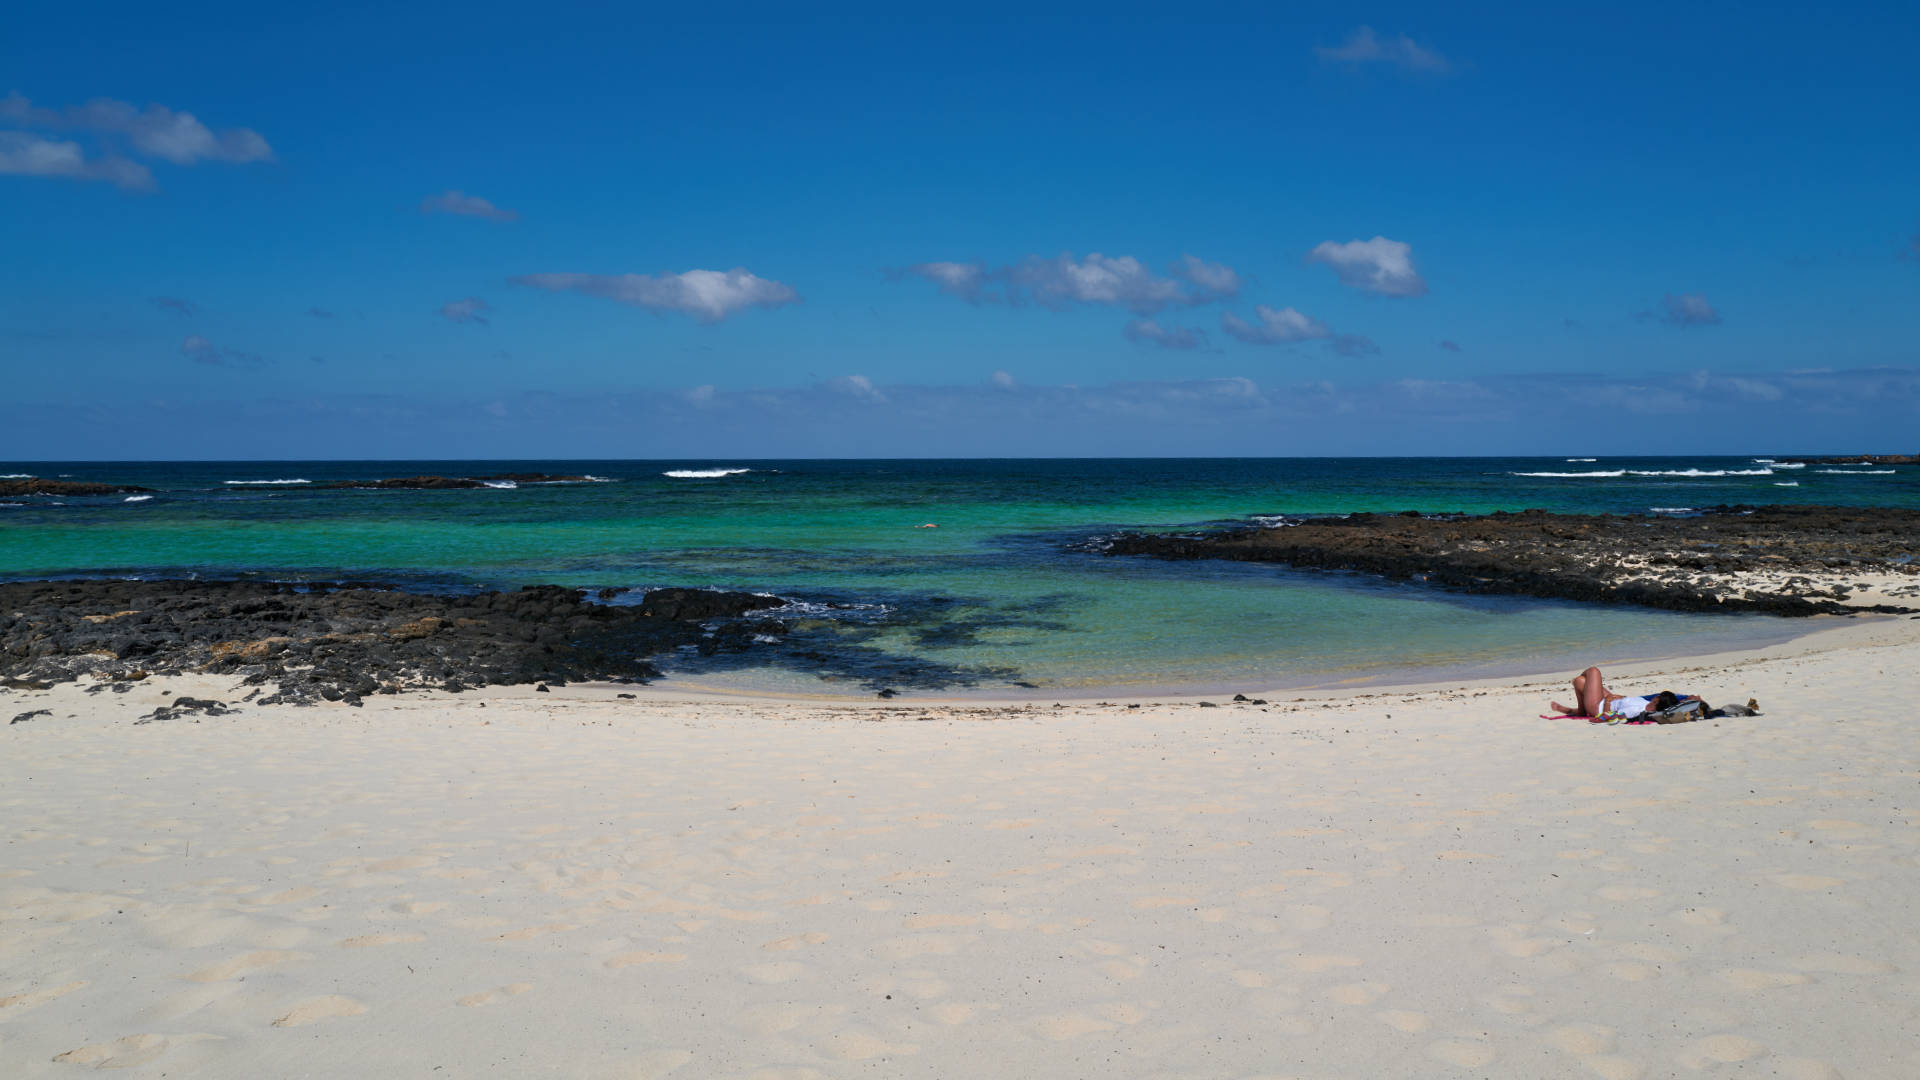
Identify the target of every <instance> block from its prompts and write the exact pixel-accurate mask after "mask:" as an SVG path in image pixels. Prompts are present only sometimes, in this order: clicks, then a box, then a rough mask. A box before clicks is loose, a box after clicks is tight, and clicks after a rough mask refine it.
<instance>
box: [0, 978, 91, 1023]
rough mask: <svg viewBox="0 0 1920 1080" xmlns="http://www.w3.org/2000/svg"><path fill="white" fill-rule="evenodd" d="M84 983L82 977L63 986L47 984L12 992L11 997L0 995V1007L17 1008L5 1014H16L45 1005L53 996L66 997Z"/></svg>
mask: <svg viewBox="0 0 1920 1080" xmlns="http://www.w3.org/2000/svg"><path fill="white" fill-rule="evenodd" d="M85 985H87V984H86V981H85V980H84V979H83V980H81V981H80V982H70V983H67V984H66V985H65V986H49V987H47V988H46V989H44V990H28V991H25V992H23V993H19V994H14V995H12V996H11V997H0V1009H18V1010H19V1012H15V1013H8V1014H7V1015H8V1016H18V1015H20V1013H22V1012H26V1011H27V1010H28V1009H31V1008H33V1007H34V1006H36V1005H45V1004H46V1003H47V1002H49V1001H52V1000H54V999H55V998H62V997H66V996H67V995H68V994H71V993H73V992H74V991H75V990H78V989H80V988H81V987H83V986H85Z"/></svg>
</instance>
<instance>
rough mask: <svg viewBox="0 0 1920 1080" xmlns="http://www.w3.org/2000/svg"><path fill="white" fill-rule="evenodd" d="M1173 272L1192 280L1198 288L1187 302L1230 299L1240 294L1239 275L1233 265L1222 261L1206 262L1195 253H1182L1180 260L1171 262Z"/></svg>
mask: <svg viewBox="0 0 1920 1080" xmlns="http://www.w3.org/2000/svg"><path fill="white" fill-rule="evenodd" d="M1173 272H1174V273H1175V274H1176V275H1178V276H1180V277H1183V278H1186V279H1187V280H1188V281H1190V282H1192V283H1193V284H1194V286H1195V288H1196V289H1197V290H1198V291H1197V292H1196V293H1195V294H1194V295H1193V296H1192V297H1189V298H1188V302H1189V303H1205V302H1206V301H1207V300H1231V299H1232V298H1234V297H1236V296H1239V295H1240V284H1241V282H1240V275H1239V274H1238V273H1237V272H1235V270H1234V269H1233V267H1231V266H1227V265H1225V264H1223V263H1215V262H1208V261H1207V260H1205V259H1202V258H1200V257H1199V256H1196V255H1182V256H1180V261H1179V262H1177V263H1174V264H1173ZM1202 297H1204V298H1205V299H1202Z"/></svg>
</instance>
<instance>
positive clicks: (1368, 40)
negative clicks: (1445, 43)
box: [1313, 26, 1453, 74]
mask: <svg viewBox="0 0 1920 1080" xmlns="http://www.w3.org/2000/svg"><path fill="white" fill-rule="evenodd" d="M1313 51H1314V52H1316V53H1318V54H1319V55H1320V59H1322V60H1326V61H1330V62H1333V63H1340V64H1374V63H1381V64H1394V65H1396V66H1398V67H1401V68H1404V69H1406V70H1408V71H1425V72H1430V73H1433V74H1445V73H1446V72H1449V71H1452V70H1453V64H1452V62H1450V61H1449V60H1448V59H1447V58H1446V57H1444V56H1442V55H1440V54H1439V53H1438V52H1436V51H1434V50H1433V49H1429V48H1427V47H1426V46H1424V45H1421V44H1419V43H1417V42H1415V41H1414V40H1413V39H1412V38H1410V37H1408V36H1407V35H1405V34H1401V35H1399V36H1398V37H1393V38H1388V39H1386V40H1384V41H1383V40H1381V38H1380V36H1379V35H1378V34H1375V33H1374V32H1373V27H1371V26H1361V27H1357V28H1355V30H1354V31H1353V33H1351V34H1348V35H1347V40H1346V41H1345V42H1344V43H1342V44H1340V45H1336V46H1334V47H1332V48H1327V47H1325V46H1321V47H1318V48H1315V49H1314V50H1313Z"/></svg>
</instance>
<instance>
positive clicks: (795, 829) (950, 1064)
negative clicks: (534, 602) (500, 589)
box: [0, 618, 1920, 1080]
mask: <svg viewBox="0 0 1920 1080" xmlns="http://www.w3.org/2000/svg"><path fill="white" fill-rule="evenodd" d="M1595 659H1596V660H1599V661H1602V662H1603V663H1604V661H1605V660H1606V658H1604V657H1596V658H1595ZM1916 670H1920V622H1916V621H1913V620H1910V619H1904V618H1893V619H1878V620H1859V621H1853V622H1848V623H1846V624H1844V625H1838V626H1837V627H1836V628H1835V629H1831V630H1827V631H1823V632H1821V633H1818V634H1814V635H1812V636H1809V637H1806V638H1802V639H1800V640H1797V641H1795V642H1792V643H1789V644H1787V645H1783V646H1779V647H1775V648H1771V649H1768V650H1765V651H1763V652H1760V653H1756V654H1752V655H1747V656H1723V657H1713V658H1706V659H1695V660H1683V661H1664V662H1659V663H1654V664H1648V665H1640V666H1639V667H1638V668H1637V669H1636V668H1622V669H1621V670H1619V671H1615V670H1614V669H1613V668H1611V667H1608V675H1609V681H1610V682H1613V683H1615V684H1616V685H1618V686H1620V687H1623V688H1633V689H1645V690H1655V689H1660V688H1663V687H1671V688H1673V689H1676V690H1682V691H1692V692H1696V693H1699V694H1702V695H1704V696H1705V697H1706V698H1707V699H1708V700H1709V701H1712V702H1714V703H1716V704H1718V703H1722V702H1744V701H1745V700H1747V699H1748V698H1749V697H1754V698H1758V699H1759V702H1760V704H1761V707H1762V710H1763V713H1764V715H1762V716H1759V717H1755V718H1751V719H1725V720H1720V721H1708V722H1702V723H1696V724H1687V725H1675V726H1666V727H1653V726H1645V727H1641V726H1636V727H1626V726H1621V727H1607V726H1595V725H1589V724H1587V723H1584V722H1579V721H1548V720H1542V719H1537V718H1536V717H1537V715H1538V714H1539V713H1541V712H1542V711H1544V710H1545V706H1546V703H1547V700H1548V698H1549V697H1551V696H1558V695H1563V694H1564V693H1565V691H1566V687H1565V681H1566V679H1567V678H1568V677H1570V676H1571V674H1572V672H1566V673H1562V674H1557V675H1555V676H1554V677H1552V678H1551V679H1548V678H1537V679H1532V680H1525V681H1511V680H1509V681H1504V682H1500V683H1491V684H1473V685H1468V686H1459V685H1448V686H1444V687H1416V688H1407V689H1393V690H1386V691H1367V692H1364V693H1348V694H1346V695H1344V696H1338V695H1320V696H1314V697H1310V698H1307V699H1305V700H1295V699H1296V698H1298V697H1299V696H1300V695H1298V694H1296V693H1290V692H1289V693H1283V694H1276V695H1273V697H1274V700H1273V701H1272V703H1271V704H1268V705H1266V706H1257V705H1249V704H1233V703H1228V702H1226V701H1225V700H1224V699H1221V698H1215V699H1213V700H1215V701H1216V702H1219V705H1218V707H1213V708H1206V707H1202V706H1200V705H1199V704H1198V703H1197V699H1188V700H1180V701H1144V702H1143V701H1141V700H1140V699H1130V698H1115V699H1112V701H1111V703H1092V702H1072V703H1067V704H1064V705H1063V706H1060V707H1055V706H1054V705H1053V703H1052V702H1050V701H1047V700H1044V699H1043V700H1040V701H1035V702H1028V703H1019V704H982V703H979V702H964V703H941V702H932V703H923V702H918V701H912V700H906V699H903V700H899V701H894V702H887V703H872V704H865V703H835V702H777V701H760V700H739V699H726V698H719V697H699V696H690V695H686V694H684V693H678V694H677V693H676V692H674V691H673V690H671V689H670V688H668V689H642V690H639V691H637V693H639V694H640V695H641V696H639V697H637V698H634V699H631V700H628V699H622V698H619V697H616V696H615V695H616V693H617V692H623V691H624V688H615V687H606V686H570V687H565V688H561V689H557V690H555V691H554V692H553V693H550V694H546V693H533V692H531V691H530V690H528V689H527V688H515V689H511V690H491V691H487V692H485V694H484V695H482V694H480V693H468V694H462V695H458V696H452V695H445V694H438V695H404V696H400V697H384V698H378V699H375V700H371V701H369V702H368V704H367V705H366V707H364V708H347V707H342V706H324V707H313V708H293V707H280V706H274V707H265V708H256V707H243V711H241V712H239V713H237V714H235V715H231V716H223V717H217V718H205V719H202V720H199V721H194V720H191V719H174V720H170V721H165V722H155V723H148V724H136V723H135V721H136V720H137V719H138V718H139V717H140V716H141V714H143V713H146V712H149V711H150V710H151V709H152V708H153V707H154V706H156V705H159V704H165V703H167V702H170V701H171V700H172V699H173V697H174V696H175V695H177V694H181V693H192V694H198V695H201V696H211V697H216V698H220V699H222V700H228V701H231V700H233V698H234V697H235V696H236V695H235V694H234V692H233V690H232V687H231V685H230V684H229V683H226V682H222V681H219V680H211V679H196V680H171V681H167V682H165V683H164V684H163V683H162V682H161V681H160V680H153V681H151V682H149V683H145V684H141V685H140V686H139V687H138V688H137V689H135V690H133V691H132V692H130V693H125V694H116V693H111V692H102V693H97V694H88V693H86V692H85V690H86V689H87V686H88V684H85V683H83V684H77V685H67V686H62V687H58V688H56V689H54V690H51V691H45V692H8V693H4V694H0V717H10V716H12V715H14V714H16V713H21V712H25V711H29V710H34V709H42V708H44V709H48V710H50V714H49V715H43V716H38V717H35V718H33V719H31V720H28V721H25V722H22V723H18V724H14V725H11V726H7V727H0V1075H5V1076H6V1077H9V1078H21V1080H24V1078H33V1077H57V1076H67V1075H73V1074H75V1073H76V1071H77V1070H80V1069H85V1068H114V1069H127V1070H130V1071H131V1072H132V1074H133V1075H140V1076H156V1077H157V1076H176V1077H180V1076H193V1077H250V1078H251V1077H294V1076H299V1077H363V1076H409V1077H429V1076H432V1077H440V1076H445V1077H465V1076H481V1075H492V1076H535V1075H553V1076H569V1077H589V1078H603V1077H604V1078H641V1077H664V1076H669V1075H671V1076H674V1077H687V1078H694V1077H700V1078H705V1077H754V1078H765V1080H774V1078H795V1080H797V1078H801V1077H841V1076H873V1077H893V1076H901V1077H906V1076H916V1077H1103V1078H1105V1077H1196V1078H1197V1077H1223V1078H1246V1077H1283V1076H1285V1077H1383V1076H1436V1077H1447V1076H1498V1077H1559V1076H1568V1077H1572V1076H1589V1075H1590V1076H1597V1077H1602V1078H1605V1080H1633V1078H1640V1077H1648V1078H1651V1077H1669V1076H1678V1077H1693V1076H1718V1075H1728V1076H1732V1075H1741V1076H1769V1077H1788V1078H1801V1080H1812V1078H1830V1077H1836V1076H1844V1077H1851V1078H1867V1077H1882V1078H1899V1077H1912V1076H1916V1075H1920V1039H1916V1037H1915V1033H1916V1032H1917V1031H1920V933H1916V931H1915V929H1914V913H1915V911H1916V905H1915V899H1914V898H1915V897H1916V896H1920V738H1916V736H1915V733H1914V731H1915V729H1914V725H1915V724H1916V722H1920V721H1917V720H1916V717H1915V714H1914V707H1913V703H1912V701H1911V700H1910V699H1911V696H1912V682H1911V675H1912V673H1913V672H1915V671H1916ZM1562 700H1565V698H1564V697H1562ZM1134 703H1138V707H1128V706H1129V704H1134Z"/></svg>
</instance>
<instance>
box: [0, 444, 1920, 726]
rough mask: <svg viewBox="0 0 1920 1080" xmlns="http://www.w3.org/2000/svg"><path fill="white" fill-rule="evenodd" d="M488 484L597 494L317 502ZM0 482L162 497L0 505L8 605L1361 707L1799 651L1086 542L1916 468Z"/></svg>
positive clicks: (402, 467) (1743, 624)
mask: <svg viewBox="0 0 1920 1080" xmlns="http://www.w3.org/2000/svg"><path fill="white" fill-rule="evenodd" d="M510 472H544V473H560V474H579V475H584V476H590V477H592V478H593V479H592V480H589V481H585V482H581V483H571V484H558V485H526V484H523V485H518V486H512V485H502V486H499V487H493V488H485V489H480V490H452V491H370V490H319V486H320V485H322V484H326V483H328V482H330V481H337V480H347V479H377V478H383V477H399V476H415V475H421V474H440V475H447V476H475V475H481V474H491V473H510ZM0 474H15V475H32V476H41V477H59V478H69V479H76V480H100V481H111V482H118V483H128V484H139V485H142V486H145V487H150V488H154V489H155V491H154V492H153V494H151V495H146V496H140V495H136V496H125V495H117V496H109V497H101V498H55V497H29V498H13V499H0V580H4V579H12V580H18V579H28V578H44V577H65V576H86V577H117V576H127V577H131V576H138V577H192V576H198V577H236V576H254V577H261V578H269V579H274V580H294V581H317V580H326V581H336V580H346V579H352V580H362V581H384V582H394V583H398V584H401V585H404V586H407V587H411V588H420V589H478V588H500V587H514V586H519V585H523V584H535V583H557V584H565V585H576V586H591V587H595V588H601V587H627V588H631V589H646V588H651V587H658V586H663V585H695V586H716V587H725V588H729V589H747V590H755V591H764V592H773V593H778V594H779V595H781V596H783V597H787V598H790V599H791V600H793V601H794V605H793V607H791V608H790V609H789V610H788V611H787V612H786V614H787V615H788V616H790V617H792V618H794V619H796V620H798V625H799V626H800V631H801V632H800V633H799V634H797V635H796V636H795V638H794V644H793V645H791V646H790V647H771V646H770V647H769V648H768V649H766V650H764V651H763V652H761V653H758V654H756V653H753V652H749V654H747V655H746V656H745V657H732V658H719V659H702V658H700V657H698V656H697V655H692V654H689V655H686V656H682V657H678V658H672V659H670V660H669V661H668V663H667V665H666V666H667V668H668V670H669V673H670V679H671V681H672V683H673V684H675V685H680V686H685V687H689V688H696V687H697V688H711V689H722V690H775V691H780V692H784V693H823V694H855V693H867V692H870V691H871V690H872V689H873V688H874V687H875V686H878V685H883V684H884V685H893V686H897V687H898V688H900V689H901V690H903V691H907V692H912V693H942V694H951V693H975V694H992V695H1008V696H1012V695H1019V696H1029V697H1031V696H1046V695H1059V696H1067V695H1085V694H1099V693H1106V692H1115V693H1136V694H1137V693H1144V692H1148V691H1154V690H1160V691H1202V692H1207V693H1232V692H1233V691H1235V690H1242V689H1247V690H1254V689H1275V688H1281V687H1293V686H1310V685H1353V684H1362V683H1368V682H1378V681H1382V680H1386V679H1415V678H1417V679H1426V678H1436V677H1440V676H1442V675H1446V676H1453V675H1456V674H1457V675H1461V676H1466V675H1492V674H1509V673H1517V672H1523V671H1526V672H1533V671H1553V670H1559V669H1563V668H1570V667H1574V666H1576V665H1584V664H1586V663H1588V662H1607V661H1618V660H1623V659H1631V658H1646V657H1654V656H1663V655H1680V654H1690V653H1700V652H1708V651H1715V650H1719V649H1723V648H1739V647H1746V646H1751V645H1754V644H1758V643H1763V642H1769V641H1778V640H1783V639H1785V638H1787V637H1791V636H1793V635H1795V634H1798V633H1802V632H1805V631H1806V630H1808V629H1809V628H1810V624H1808V623H1806V622H1805V621H1794V620H1781V619H1773V618H1767V617H1763V616H1724V615H1722V616H1706V615H1682V614H1673V613H1664V612H1651V611H1646V610H1641V609H1633V608H1609V607H1594V606H1584V605H1578V604H1572V603H1565V602H1558V601H1540V600H1527V599H1515V598H1489V597H1468V596H1461V595H1456V594H1451V593H1446V592H1440V591H1436V590H1432V589H1428V588H1425V587H1420V586H1413V585H1402V584H1392V583H1386V582H1381V581H1377V580H1374V579H1370V578H1366V577H1362V576H1357V575H1348V574H1335V573H1325V572H1317V571H1295V570H1288V569H1284V568H1278V567H1272V566H1257V565H1246V564H1230V563H1218V564H1216V563H1164V562H1158V561H1153V560H1144V559H1116V558H1110V557H1106V556H1104V555H1101V554H1099V553H1098V550H1097V548H1098V540H1099V538H1100V537H1102V536H1104V535H1107V534H1110V533H1113V532H1116V531H1119V530H1124V529H1169V528H1185V527H1191V526H1196V525H1202V524H1207V523H1216V522H1228V521H1247V520H1259V519H1261V518H1263V517H1268V516H1274V515H1301V514H1343V513H1350V512H1354V511H1363V510H1364V511H1375V512H1390V511H1399V510H1420V511H1429V512H1442V511H1469V512H1483V511H1492V510H1521V509H1527V508H1532V507H1539V508H1544V509H1548V510H1556V511H1577V512H1609V513H1626V514H1684V513H1689V512H1692V511H1694V510H1696V509H1698V508H1702V507H1709V506H1715V505H1721V504H1753V505H1757V504H1765V503H1827V504H1842V505H1863V506H1904V507H1916V506H1920V468H1907V467H1887V466H1879V467H1868V466H1821V465H1806V466H1799V467H1794V466H1790V465H1785V464H1781V463H1778V462H1774V461H1770V460H1768V459H1764V458H1749V457H1739V458H1716V457H1683V458H1603V459H1587V458H1574V459H1569V458H1563V457H1551V458H1337V459H1335V458H1236V459H1152V460H1133V459H1117V460H1116V459H1098V460H1066V459H1045V460H964V461H919V460H913V461H874V460H861V461H740V460H729V459H713V460H703V461H691V462H689V461H485V462H475V461H459V462H454V461H404V462H400V461H387V462H383V461H355V462H342V461H328V462H314V461H306V462H258V461H254V462H15V463H6V462H0ZM924 526H934V527H932V528H927V527H924ZM803 646H804V647H803ZM803 654H811V655H803Z"/></svg>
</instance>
